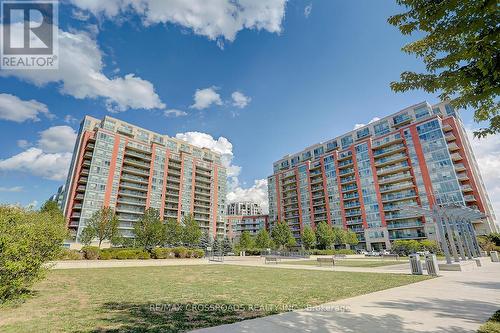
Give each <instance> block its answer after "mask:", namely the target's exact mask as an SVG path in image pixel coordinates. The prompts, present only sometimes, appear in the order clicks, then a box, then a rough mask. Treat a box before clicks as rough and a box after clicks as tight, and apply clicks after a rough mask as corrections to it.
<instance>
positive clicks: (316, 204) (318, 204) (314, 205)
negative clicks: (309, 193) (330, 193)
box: [313, 200, 325, 207]
mask: <svg viewBox="0 0 500 333" xmlns="http://www.w3.org/2000/svg"><path fill="white" fill-rule="evenodd" d="M324 204H325V201H324V200H321V201H316V202H313V207H316V206H322V205H324Z"/></svg>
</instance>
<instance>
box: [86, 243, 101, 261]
mask: <svg viewBox="0 0 500 333" xmlns="http://www.w3.org/2000/svg"><path fill="white" fill-rule="evenodd" d="M100 252H101V250H100V249H99V248H98V247H97V246H84V247H82V253H83V257H84V258H85V259H87V260H97V259H99V254H100Z"/></svg>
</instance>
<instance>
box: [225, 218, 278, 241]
mask: <svg viewBox="0 0 500 333" xmlns="http://www.w3.org/2000/svg"><path fill="white" fill-rule="evenodd" d="M262 229H266V230H268V229H269V215H247V216H243V215H227V216H226V232H227V237H228V238H229V239H231V240H233V241H235V242H237V241H238V240H239V238H240V236H241V234H242V233H243V232H244V231H248V232H249V233H250V235H252V236H256V235H257V234H258V233H259V231H261V230H262Z"/></svg>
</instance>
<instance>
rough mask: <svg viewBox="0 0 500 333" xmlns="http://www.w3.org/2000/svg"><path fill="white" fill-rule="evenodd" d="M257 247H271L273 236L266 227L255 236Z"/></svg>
mask: <svg viewBox="0 0 500 333" xmlns="http://www.w3.org/2000/svg"><path fill="white" fill-rule="evenodd" d="M255 247H257V248H259V249H267V248H269V247H271V237H270V236H269V233H268V232H267V230H266V229H262V230H260V231H259V233H258V234H257V236H256V237H255Z"/></svg>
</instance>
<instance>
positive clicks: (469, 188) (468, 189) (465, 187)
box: [461, 185, 474, 193]
mask: <svg viewBox="0 0 500 333" xmlns="http://www.w3.org/2000/svg"><path fill="white" fill-rule="evenodd" d="M461 187H462V192H464V193H465V192H472V191H474V189H473V188H472V186H470V185H462V186H461Z"/></svg>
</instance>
